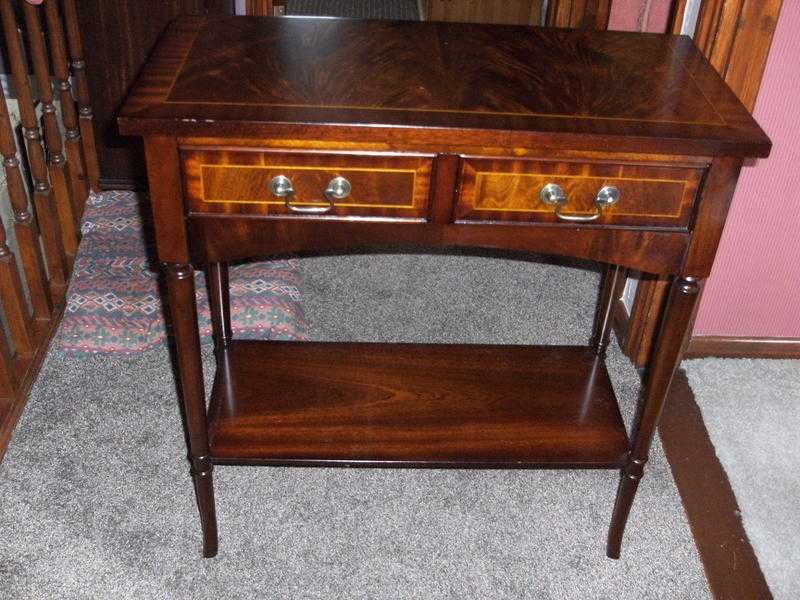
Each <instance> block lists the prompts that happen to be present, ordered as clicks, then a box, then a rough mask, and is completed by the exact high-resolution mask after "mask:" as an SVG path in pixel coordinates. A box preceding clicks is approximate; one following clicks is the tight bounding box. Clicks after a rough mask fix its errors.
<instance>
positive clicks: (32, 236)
mask: <svg viewBox="0 0 800 600" xmlns="http://www.w3.org/2000/svg"><path fill="white" fill-rule="evenodd" d="M0 153H2V155H3V168H4V169H5V173H6V185H7V186H8V195H9V197H10V199H11V208H12V209H13V211H14V221H15V225H14V233H15V234H16V238H17V245H18V246H19V253H20V258H21V259H22V267H23V268H24V269H25V279H26V281H27V283H28V291H29V292H30V297H31V306H32V307H33V316H34V317H35V318H36V319H42V320H47V319H49V318H50V312H51V310H52V308H53V307H52V302H51V299H50V290H49V289H48V287H47V275H46V273H45V268H44V258H43V257H42V250H41V246H40V245H39V228H38V226H37V224H36V220H35V219H34V217H33V213H32V212H31V210H30V208H29V206H28V194H27V191H26V189H25V184H24V183H23V181H22V174H21V173H20V170H19V159H18V158H17V145H16V143H15V142H14V129H13V127H12V126H11V119H10V118H9V116H8V108H7V107H6V101H5V95H3V97H2V100H0Z"/></svg>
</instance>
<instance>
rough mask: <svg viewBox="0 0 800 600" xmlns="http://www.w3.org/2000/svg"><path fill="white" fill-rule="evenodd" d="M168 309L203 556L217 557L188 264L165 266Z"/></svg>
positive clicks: (200, 370) (215, 526) (193, 300)
mask: <svg viewBox="0 0 800 600" xmlns="http://www.w3.org/2000/svg"><path fill="white" fill-rule="evenodd" d="M164 269H165V271H166V274H167V292H168V295H169V309H170V315H171V317H172V326H173V331H174V335H175V345H176V348H177V359H178V375H179V381H180V389H181V399H182V402H183V408H184V414H185V419H186V429H187V431H188V434H189V435H188V437H189V461H190V463H191V474H192V479H193V481H194V489H195V495H196V497H197V506H198V509H199V511H200V521H201V524H202V527H203V556H205V557H206V558H210V557H212V556H215V555H216V554H217V518H216V514H215V510H214V485H213V481H212V474H211V472H212V468H213V465H212V464H211V459H210V456H209V454H210V453H209V448H208V432H207V427H206V426H207V424H206V400H205V391H204V390H203V365H202V361H201V358H200V337H199V335H198V332H197V304H196V302H195V291H194V269H193V268H192V266H191V265H188V264H173V263H165V265H164Z"/></svg>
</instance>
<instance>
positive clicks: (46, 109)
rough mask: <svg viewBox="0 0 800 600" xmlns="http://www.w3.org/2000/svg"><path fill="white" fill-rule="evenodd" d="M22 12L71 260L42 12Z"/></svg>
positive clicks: (71, 223) (73, 243) (69, 211)
mask: <svg viewBox="0 0 800 600" xmlns="http://www.w3.org/2000/svg"><path fill="white" fill-rule="evenodd" d="M22 10H23V13H24V15H25V25H26V28H27V33H28V42H29V44H30V50H31V58H32V59H33V73H34V76H35V78H36V87H37V92H38V94H39V101H40V102H41V104H42V123H43V124H44V138H45V143H46V144H47V158H48V161H47V163H48V171H49V172H50V182H51V184H52V188H53V195H54V198H55V204H56V211H57V212H58V219H59V223H60V224H61V238H62V241H63V243H64V251H65V252H66V253H67V255H68V256H69V257H70V259H72V258H73V257H74V256H75V253H76V252H77V249H78V230H77V226H76V221H75V216H74V214H73V200H72V187H71V185H70V183H69V179H70V177H69V164H68V163H67V157H66V156H65V155H64V145H63V143H62V142H61V130H60V128H59V126H58V116H57V115H56V113H57V110H56V105H55V103H54V99H53V86H52V83H51V79H50V65H49V61H48V58H47V47H46V46H45V42H44V33H43V31H42V22H41V19H40V18H39V11H40V10H41V9H40V8H39V7H38V6H34V5H32V4H28V3H27V2H23V3H22ZM69 262H70V263H71V262H72V261H71V260H70V261H69Z"/></svg>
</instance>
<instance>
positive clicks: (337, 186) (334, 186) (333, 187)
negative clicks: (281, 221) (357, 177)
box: [270, 175, 353, 215]
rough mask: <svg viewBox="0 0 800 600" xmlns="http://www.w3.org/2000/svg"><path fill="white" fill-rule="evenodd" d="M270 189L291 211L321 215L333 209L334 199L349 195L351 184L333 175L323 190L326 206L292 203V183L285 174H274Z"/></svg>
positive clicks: (351, 188) (341, 198)
mask: <svg viewBox="0 0 800 600" xmlns="http://www.w3.org/2000/svg"><path fill="white" fill-rule="evenodd" d="M270 190H271V191H272V194H273V195H274V196H277V197H278V198H283V199H284V205H285V206H286V208H288V209H289V210H291V211H292V212H296V213H301V214H306V215H321V214H325V213H327V212H330V211H331V210H333V208H334V205H335V202H336V200H343V199H345V198H347V197H349V196H350V192H352V190H353V186H352V185H350V182H349V181H347V179H345V178H344V177H334V178H333V179H331V180H330V181H329V182H328V185H327V187H326V188H325V190H324V191H323V195H324V196H325V200H326V201H327V202H328V204H327V206H303V205H298V204H295V203H294V193H295V192H294V185H293V184H292V180H291V179H289V178H288V177H286V176H285V175H276V176H275V177H273V178H272V181H271V182H270Z"/></svg>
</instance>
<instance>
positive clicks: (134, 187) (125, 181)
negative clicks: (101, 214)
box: [100, 177, 147, 192]
mask: <svg viewBox="0 0 800 600" xmlns="http://www.w3.org/2000/svg"><path fill="white" fill-rule="evenodd" d="M100 189H101V190H102V191H104V192H106V191H110V190H131V191H135V192H143V191H145V190H146V189H147V179H130V178H127V177H101V178H100Z"/></svg>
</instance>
